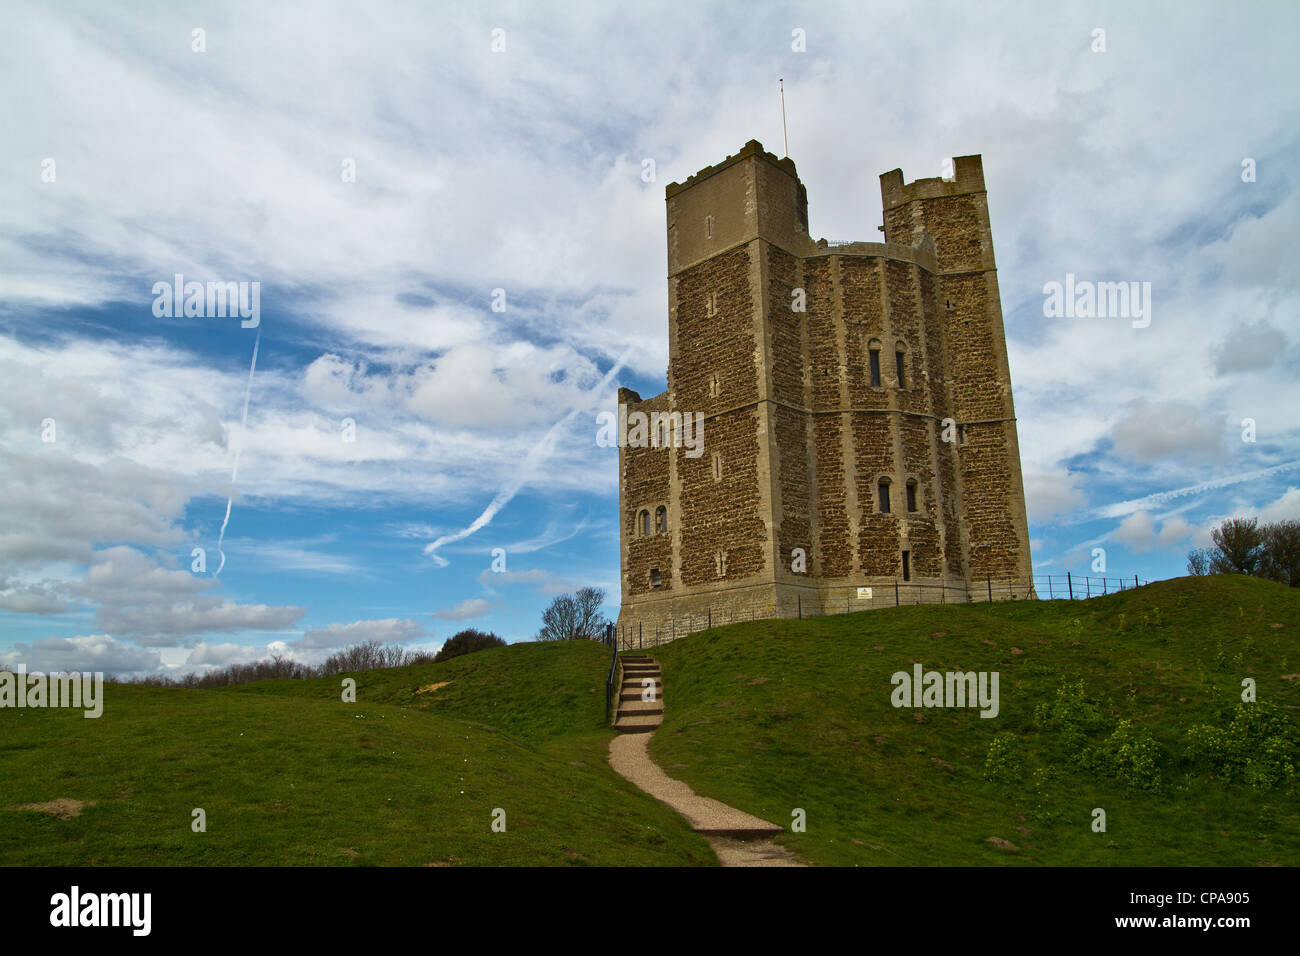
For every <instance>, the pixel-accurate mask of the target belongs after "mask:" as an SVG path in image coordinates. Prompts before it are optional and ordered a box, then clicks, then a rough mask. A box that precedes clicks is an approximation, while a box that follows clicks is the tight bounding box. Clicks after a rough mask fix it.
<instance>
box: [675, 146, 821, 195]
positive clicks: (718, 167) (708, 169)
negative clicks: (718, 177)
mask: <svg viewBox="0 0 1300 956" xmlns="http://www.w3.org/2000/svg"><path fill="white" fill-rule="evenodd" d="M750 157H758V158H760V159H765V160H767V161H768V162H769V163H771V164H772V165H773V166H775V167H777V168H778V169H780V170H781V171H782V172H784V173H786V174H787V175H790V176H793V177H794V178H795V179H798V178H799V174H798V172H796V171H795V167H794V160H793V159H791V158H790V157H788V156H787V157H785V158H783V159H782V158H778V157H777V156H776V154H775V153H769V152H768V151H767V150H765V149H764V148H763V144H762V143H760V142H759V141H758V140H756V139H751V140H750V141H749V142H748V143H746V144H745V145H744V146H742V147H740V149H739V150H738V151H737V152H736V154H735V155H734V156H728V157H727V158H726V159H724V160H723V161H722V162H720V163H714V164H713V165H712V166H705V167H704V168H703V169H701V170H700V171H699V172H698V173H696V174H695V175H693V176H688V177H687V179H686V182H684V183H677V182H673V183H669V184H668V185H667V186H666V187H665V188H664V198H665V199H671V198H672V197H673V196H676V195H677V194H678V193H679V192H681V191H682V190H683V189H688V188H690V187H691V186H694V185H696V184H698V183H700V182H703V181H704V180H706V179H708V178H709V177H710V176H712V175H714V174H715V173H720V172H722V171H723V170H724V169H726V168H727V167H728V166H734V165H735V164H736V163H738V162H740V161H741V160H744V159H749V158H750Z"/></svg>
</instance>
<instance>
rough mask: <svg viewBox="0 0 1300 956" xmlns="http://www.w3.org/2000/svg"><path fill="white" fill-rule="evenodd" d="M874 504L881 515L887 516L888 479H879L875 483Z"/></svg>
mask: <svg viewBox="0 0 1300 956" xmlns="http://www.w3.org/2000/svg"><path fill="white" fill-rule="evenodd" d="M876 504H877V507H878V508H879V510H880V513H881V514H882V515H887V514H889V479H888V478H881V479H880V481H878V482H877V483H876Z"/></svg>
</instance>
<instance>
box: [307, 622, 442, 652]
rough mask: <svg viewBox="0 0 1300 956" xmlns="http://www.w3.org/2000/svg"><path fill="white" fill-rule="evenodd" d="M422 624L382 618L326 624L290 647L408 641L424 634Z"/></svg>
mask: <svg viewBox="0 0 1300 956" xmlns="http://www.w3.org/2000/svg"><path fill="white" fill-rule="evenodd" d="M424 633H425V631H424V627H423V626H422V625H421V624H420V623H419V622H417V621H411V620H399V619H398V618H385V619H384V620H379V621H353V622H352V623H351V624H331V625H330V626H329V627H324V628H316V629H314V630H310V631H307V632H305V633H304V634H303V636H302V638H301V639H300V640H298V641H297V642H296V643H295V644H294V645H293V646H294V647H296V648H301V649H303V650H308V649H312V650H319V649H322V648H336V647H347V646H348V645H350V644H364V643H366V642H367V641H378V642H379V643H381V644H407V643H410V642H411V641H415V640H418V639H419V638H421V637H423V636H424Z"/></svg>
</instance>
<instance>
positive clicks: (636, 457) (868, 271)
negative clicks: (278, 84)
mask: <svg viewBox="0 0 1300 956" xmlns="http://www.w3.org/2000/svg"><path fill="white" fill-rule="evenodd" d="M955 171H956V175H955V178H954V179H953V180H951V181H947V180H942V179H924V180H919V181H917V182H915V183H911V184H904V183H903V178H902V172H901V171H900V170H894V171H892V172H890V173H886V174H885V175H883V176H882V177H881V192H882V197H883V201H884V214H885V226H884V230H885V242H884V243H868V242H854V243H847V244H836V245H831V244H829V243H828V242H827V241H826V240H824V239H823V240H819V241H813V240H812V239H811V238H810V236H809V234H808V201H807V192H806V190H805V189H804V186H803V184H802V183H801V182H800V181H799V178H798V175H797V173H796V171H795V165H794V163H793V162H792V161H791V160H789V159H777V158H776V157H775V156H773V155H772V154H770V153H768V152H766V151H765V150H764V149H763V147H762V146H761V145H760V144H759V143H757V142H755V141H752V140H751V141H750V142H749V143H747V144H746V145H745V146H744V147H743V148H742V149H741V150H740V151H739V152H738V153H736V155H734V156H729V157H728V158H727V159H726V160H725V161H723V162H721V163H718V164H717V165H715V166H710V167H708V168H706V169H703V170H701V171H700V172H698V173H697V174H695V175H694V176H691V177H690V178H689V179H687V180H686V182H685V183H680V184H679V183H672V184H670V185H669V186H668V187H667V189H666V201H667V218H668V328H669V368H668V389H667V391H665V392H663V393H661V394H660V395H657V396H655V397H653V398H650V399H646V400H642V399H641V398H640V396H638V395H637V394H636V393H635V392H632V391H630V390H628V389H620V391H619V401H620V404H621V405H624V406H626V409H625V412H626V415H627V420H628V422H629V426H630V427H629V428H628V430H627V438H628V441H627V443H626V444H624V445H621V446H620V451H619V472H620V529H621V549H622V609H621V613H620V615H619V625H620V629H621V631H622V632H623V633H624V634H634V635H636V636H637V637H640V638H641V639H643V640H646V641H649V640H651V639H652V638H651V633H653V634H655V635H657V639H659V640H663V639H665V638H668V637H670V636H682V635H683V634H685V633H689V632H691V631H694V630H699V629H701V628H703V627H705V626H707V624H708V623H713V624H717V623H720V622H724V621H727V620H733V619H734V620H745V619H751V618H762V617H777V616H782V617H792V616H795V615H796V614H798V613H803V614H805V615H814V614H820V613H830V612H834V611H842V610H845V609H849V610H856V609H865V608H867V607H871V606H878V605H880V604H883V603H888V604H890V605H892V604H893V603H894V593H895V586H897V587H898V589H899V595H900V596H899V600H900V601H904V602H905V603H913V602H914V601H918V600H920V601H926V602H931V601H940V600H945V601H954V600H960V601H965V600H968V599H972V600H986V599H987V596H988V591H989V588H988V581H989V579H993V580H995V581H996V582H997V588H996V589H995V593H994V597H995V598H1001V597H1029V596H1032V584H1031V581H1032V577H1031V566H1030V558H1029V541H1028V529H1027V523H1026V519H1025V507H1024V493H1023V486H1022V481H1021V474H1020V456H1019V448H1018V444H1017V439H1016V424H1015V413H1014V408H1013V406H1012V401H1011V380H1010V374H1009V371H1008V367H1007V355H1006V343H1005V338H1004V333H1003V327H1002V310H1001V303H1000V300H999V298H998V288H997V272H996V268H995V265H994V260H993V241H992V233H991V230H990V227H989V218H988V206H987V202H986V197H985V191H984V181H983V171H982V166H981V162H980V158H979V157H978V156H968V157H960V158H958V159H957V160H956V161H955ZM642 417H644V419H645V422H646V424H645V427H644V429H640V430H639V429H638V427H637V424H636V423H637V422H639V421H640V419H641V418H642ZM683 419H685V420H686V421H687V422H691V421H696V420H702V421H703V434H702V441H700V442H697V443H695V444H694V447H688V444H689V443H688V442H686V441H683V438H684V437H690V436H689V432H687V433H686V435H683V431H682V430H681V428H680V426H681V423H682V420H683ZM863 588H870V589H871V597H870V598H868V597H866V592H864V591H861V590H860V589H863ZM882 589H886V590H887V600H886V599H885V597H886V595H885V593H884V591H882Z"/></svg>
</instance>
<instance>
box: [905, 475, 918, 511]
mask: <svg viewBox="0 0 1300 956" xmlns="http://www.w3.org/2000/svg"><path fill="white" fill-rule="evenodd" d="M916 488H917V485H916V479H915V478H909V479H908V481H907V510H908V511H915V510H916Z"/></svg>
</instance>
